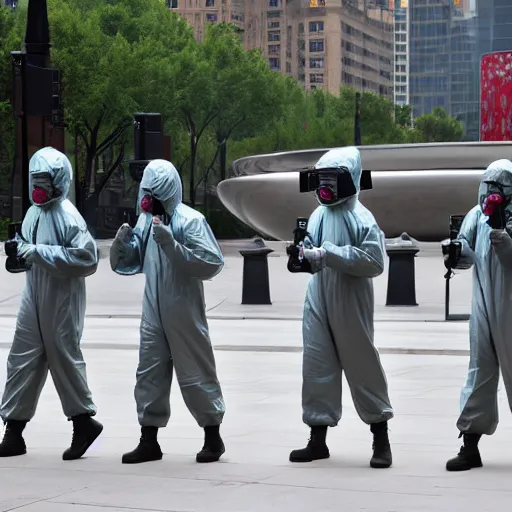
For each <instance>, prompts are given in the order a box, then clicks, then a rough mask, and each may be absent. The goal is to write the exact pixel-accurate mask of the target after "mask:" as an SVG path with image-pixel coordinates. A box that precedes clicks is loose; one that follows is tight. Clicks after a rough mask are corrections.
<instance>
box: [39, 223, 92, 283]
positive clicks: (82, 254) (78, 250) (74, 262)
mask: <svg viewBox="0 0 512 512" xmlns="http://www.w3.org/2000/svg"><path fill="white" fill-rule="evenodd" d="M31 261H32V263H33V264H34V265H37V266H39V267H41V268H43V269H45V270H46V271H47V272H49V273H51V274H53V275H55V276H56V277H63V278H73V277H87V276H90V275H92V274H94V273H95V272H96V269H97V268H98V248H97V246H96V242H95V241H94V239H93V237H92V236H91V234H90V233H89V231H88V230H87V229H80V228H79V227H78V226H71V227H69V229H68V233H67V236H66V244H65V246H60V245H44V244H37V245H35V251H34V253H33V255H32V260H31Z"/></svg>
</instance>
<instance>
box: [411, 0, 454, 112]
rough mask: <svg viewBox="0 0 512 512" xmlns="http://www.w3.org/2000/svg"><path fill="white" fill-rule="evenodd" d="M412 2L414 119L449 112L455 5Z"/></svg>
mask: <svg viewBox="0 0 512 512" xmlns="http://www.w3.org/2000/svg"><path fill="white" fill-rule="evenodd" d="M453 1H456V0H426V1H425V0H409V87H410V90H409V98H410V105H411V107H412V114H413V116H414V117H418V116H421V115H423V114H428V113H430V112H431V111H432V110H433V109H434V108H435V107H444V108H445V109H446V110H447V111H449V110H450V47H451V20H452V8H451V7H452V3H453Z"/></svg>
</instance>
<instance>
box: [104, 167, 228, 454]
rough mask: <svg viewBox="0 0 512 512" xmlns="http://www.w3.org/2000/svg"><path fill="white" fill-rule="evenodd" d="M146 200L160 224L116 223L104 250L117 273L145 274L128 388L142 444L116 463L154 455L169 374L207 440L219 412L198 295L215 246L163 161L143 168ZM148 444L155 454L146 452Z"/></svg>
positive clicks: (211, 271) (143, 218) (213, 264)
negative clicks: (156, 207)
mask: <svg viewBox="0 0 512 512" xmlns="http://www.w3.org/2000/svg"><path fill="white" fill-rule="evenodd" d="M145 196H146V197H147V196H150V197H151V198H152V201H153V202H154V201H158V202H159V203H160V204H161V206H163V209H164V210H165V215H163V222H162V223H159V224H155V221H154V220H153V219H154V217H153V216H152V215H151V214H150V213H145V212H142V213H141V214H140V216H139V219H138V222H137V225H136V227H135V228H134V229H133V230H132V229H131V228H130V227H129V226H128V225H123V226H121V228H120V230H119V232H118V235H117V236H116V239H115V241H114V243H113V245H112V248H111V252H110V263H111V267H112V270H114V271H115V272H116V273H118V274H120V275H133V274H136V273H141V272H142V273H144V274H145V276H146V286H145V290H144V298H143V303H142V318H141V325H140V352H139V366H138V369H137V380H136V385H135V400H136V403H137V413H138V419H139V423H140V425H141V427H142V433H143V437H142V438H141V445H143V446H141V445H139V452H138V453H134V452H132V454H131V456H130V457H128V455H130V454H127V455H126V456H125V458H124V459H123V460H124V462H133V463H135V462H144V461H146V460H155V459H157V458H161V452H159V448H157V445H156V433H155V432H156V429H157V428H161V427H165V426H166V425H167V423H168V421H169V418H170V414H171V411H170V405H169V397H170V388H171V381H172V376H173V369H174V370H175V371H176V376H177V379H178V383H179V386H180V388H181V392H182V395H183V399H184V401H185V404H186V405H187V407H188V409H189V411H190V412H191V414H192V415H193V416H194V418H195V420H196V421H197V423H198V424H199V426H200V427H203V428H206V434H207V437H208V435H209V434H208V432H211V429H212V428H213V430H215V431H216V432H218V427H219V425H220V424H221V422H222V419H223V416H224V410H225V407H224V399H223V396H222V391H221V387H220V384H219V381H218V379H217V372H216V365H215V359H214V354H213V349H212V346H211V342H210V338H209V334H208V324H207V320H206V312H205V301H204V291H203V281H204V280H208V279H212V278H213V277H214V276H216V275H217V274H218V273H219V272H220V271H221V269H222V267H223V265H224V258H223V256H222V252H221V249H220V247H219V245H218V243H217V241H216V240H215V237H214V235H213V233H212V231H211V229H210V227H209V226H208V223H207V222H206V219H205V218H204V216H203V215H202V214H201V213H199V212H197V211H195V210H193V209H192V208H189V207H188V206H186V205H184V204H183V203H182V186H181V180H180V176H179V174H178V172H177V171H176V169H175V168H174V166H173V165H172V164H171V163H170V162H167V161H165V160H153V161H152V162H150V163H149V164H148V166H147V167H146V169H145V170H144V174H143V178H142V181H141V183H140V192H139V205H141V204H144V203H143V201H144V198H145ZM156 222H159V221H156ZM150 429H152V430H150ZM208 429H210V430H208ZM217 440H218V439H217ZM207 441H208V439H207ZM219 444H220V443H219ZM149 445H151V446H153V448H154V450H153V455H154V456H151V455H148V454H147V452H149V451H151V448H148V446H149ZM146 448H147V449H146ZM222 451H223V447H222ZM143 452H144V453H143ZM141 459H144V460H141Z"/></svg>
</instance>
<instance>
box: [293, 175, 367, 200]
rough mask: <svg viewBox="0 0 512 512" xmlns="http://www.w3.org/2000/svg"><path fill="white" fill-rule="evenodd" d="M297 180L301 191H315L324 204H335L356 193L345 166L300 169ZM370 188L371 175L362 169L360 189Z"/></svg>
mask: <svg viewBox="0 0 512 512" xmlns="http://www.w3.org/2000/svg"><path fill="white" fill-rule="evenodd" d="M363 177H364V178H365V179H364V180H363ZM299 182H300V192H301V193H304V192H315V193H316V196H317V198H318V201H319V202H320V203H321V204H323V205H325V206H330V205H334V204H337V203H339V202H341V201H343V200H344V199H347V198H349V197H352V196H355V195H356V194H357V190H356V186H355V184H354V181H353V180H352V175H351V174H350V171H349V170H348V169H347V168H346V167H333V168H329V169H308V170H305V171H301V172H300V175H299ZM371 188H372V184H371V175H370V174H369V172H368V173H365V172H364V171H363V175H362V177H361V190H367V189H371Z"/></svg>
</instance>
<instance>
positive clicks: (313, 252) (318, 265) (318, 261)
mask: <svg viewBox="0 0 512 512" xmlns="http://www.w3.org/2000/svg"><path fill="white" fill-rule="evenodd" d="M299 255H300V256H301V257H304V258H305V259H307V260H308V261H309V262H310V263H311V270H312V271H313V273H316V272H318V271H320V270H322V269H323V268H324V267H325V255H326V250H325V249H324V248H323V247H307V248H306V247H304V246H303V245H302V246H301V248H300V253H299Z"/></svg>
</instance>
